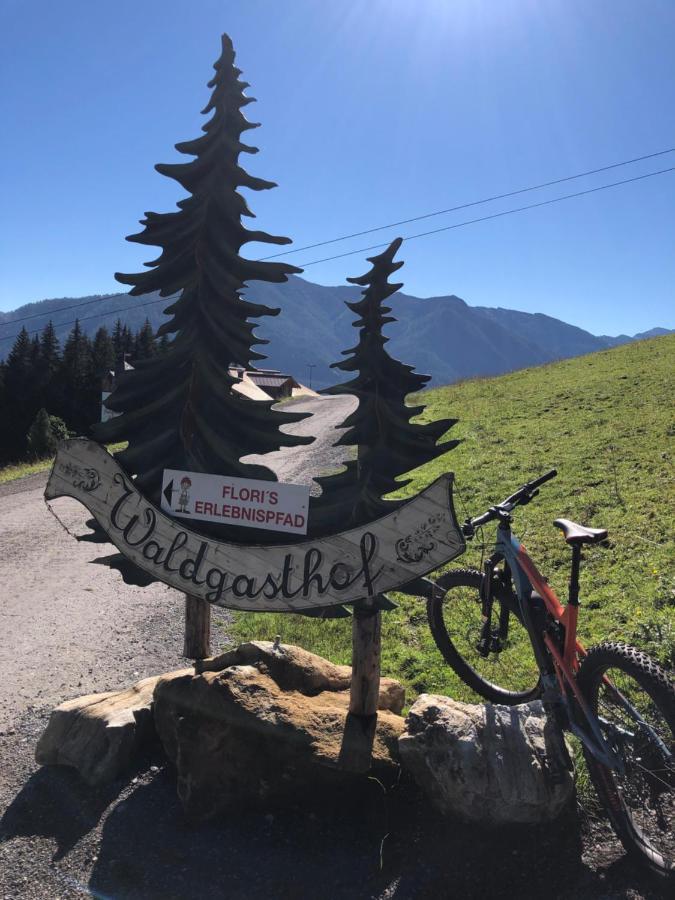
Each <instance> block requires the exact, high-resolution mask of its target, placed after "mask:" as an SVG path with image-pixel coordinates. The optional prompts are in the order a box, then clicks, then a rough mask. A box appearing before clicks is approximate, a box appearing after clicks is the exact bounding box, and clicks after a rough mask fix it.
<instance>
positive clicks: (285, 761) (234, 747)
mask: <svg viewBox="0 0 675 900" xmlns="http://www.w3.org/2000/svg"><path fill="white" fill-rule="evenodd" d="M199 668H200V670H201V673H200V674H184V675H172V676H169V677H163V678H160V679H159V681H158V683H157V686H156V688H155V695H154V715H155V726H156V729H157V733H158V734H159V737H160V739H161V741H162V744H163V745H164V748H165V750H166V753H167V755H168V757H169V759H170V760H171V761H172V762H173V764H174V765H175V767H176V770H177V774H178V796H179V798H180V799H181V802H182V803H183V806H184V808H185V811H186V812H187V813H188V814H189V815H190V816H192V817H194V818H199V819H205V818H208V817H210V816H213V815H215V814H216V813H218V812H221V811H224V810H228V809H231V808H233V807H234V808H236V804H237V803H238V802H239V801H242V800H244V801H245V802H246V803H250V802H256V801H269V800H271V799H274V798H277V797H280V796H285V795H292V796H295V797H296V798H297V797H298V796H300V795H301V794H302V792H304V791H309V790H313V789H314V788H315V787H318V786H322V785H325V784H329V783H333V784H334V783H335V782H336V781H337V782H345V783H347V782H350V781H353V780H354V779H356V778H357V777H358V776H356V775H354V774H351V773H349V772H346V771H345V770H344V767H343V766H342V759H343V755H344V746H343V745H344V741H345V732H347V734H348V736H349V735H351V738H354V735H355V734H356V738H357V739H361V740H369V741H370V742H372V760H371V768H372V771H373V772H375V773H377V774H378V776H380V777H382V778H387V777H389V776H392V777H393V776H394V775H395V774H397V773H398V768H399V765H398V737H399V735H400V734H401V733H402V731H403V727H404V723H403V719H402V717H401V716H400V715H398V712H400V710H401V708H402V705H403V699H404V697H403V689H402V688H401V686H400V685H399V684H397V683H396V682H393V681H391V680H388V679H383V685H382V691H381V694H380V711H379V712H378V715H377V721H376V723H375V722H372V726H373V728H372V730H371V732H370V733H367V729H366V731H362V730H361V723H360V722H356V723H354V721H353V717H349V716H348V706H349V680H350V677H351V670H350V669H349V667H346V666H335V665H333V664H332V663H329V662H327V661H326V660H324V659H322V658H321V657H318V656H315V655H314V654H312V653H308V652H307V651H305V650H302V649H300V648H299V647H290V646H281V647H275V645H273V644H271V643H269V642H264V641H260V642H253V643H249V644H243V645H242V646H241V647H238V648H237V649H236V650H233V651H231V652H230V653H227V654H224V655H223V656H221V657H218V658H217V659H215V660H205V661H203V662H202V663H200V665H199ZM355 729H356V731H355Z"/></svg>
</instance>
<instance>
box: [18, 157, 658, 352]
mask: <svg viewBox="0 0 675 900" xmlns="http://www.w3.org/2000/svg"><path fill="white" fill-rule="evenodd" d="M664 152H666V151H664ZM668 172H675V166H670V167H669V168H667V169H659V170H658V171H656V172H647V173H646V174H644V175H636V176H634V177H633V178H625V179H623V180H622V181H613V182H611V183H610V184H601V185H599V186H598V187H594V188H587V189H586V190H584V191H575V192H574V193H573V194H563V195H562V197H553V198H552V199H550V200H542V201H540V202H539V203H530V204H528V205H527V206H518V207H516V208H515V209H505V210H503V211H502V212H498V213H492V214H490V215H488V216H480V217H479V218H476V219H466V220H465V221H464V222H456V223H455V224H453V225H444V226H443V227H442V228H434V229H432V230H431V231H422V232H418V233H417V234H411V235H408V236H407V237H405V238H404V241H412V240H415V238H421V237H429V236H430V235H433V234H440V233H441V232H443V231H452V230H453V229H455V228H463V227H464V226H466V225H475V224H477V223H478V222H487V221H489V220H490V219H499V218H502V217H503V216H511V215H514V214H515V213H520V212H525V211H526V210H528V209H537V208H538V207H541V206H550V205H552V204H553V203H561V202H562V201H563V200H571V199H573V198H574V197H583V196H585V195H586V194H595V193H597V192H598V191H606V190H608V189H609V188H614V187H619V186H621V185H624V184H631V183H633V182H635V181H643V180H644V179H646V178H654V177H655V176H656V175H665V174H667V173H668ZM315 246H320V245H315ZM387 246H388V242H384V243H382V244H371V245H370V246H368V247H359V249H358V250H349V251H347V252H346V253H337V254H335V255H334V256H326V257H323V258H322V259H313V260H310V261H309V262H306V263H301V264H300V268H302V269H307V268H309V266H316V265H318V264H319V263H323V262H330V261H332V260H334V259H343V258H344V257H346V256H355V255H356V254H357V253H367V252H368V251H369V250H379V249H380V248H381V247H387ZM86 302H87V303H92V302H94V301H93V300H88V301H86ZM162 302H170V298H168V297H158V298H156V299H155V300H148V301H146V302H145V303H135V304H133V305H132V306H125V307H123V308H122V309H118V310H111V312H110V313H103V314H102V313H96V314H95V315H93V316H84V317H83V318H79V319H71V320H70V321H68V322H59V323H58V327H63V326H64V325H72V324H73V323H74V322H76V321H80V322H87V321H88V320H90V319H100V318H102V316H105V315H118V314H119V313H123V312H128V311H129V310H132V309H142V308H143V307H145V306H152V305H153V304H155V303H162ZM76 305H85V304H76ZM65 308H66V309H67V308H74V307H65ZM43 315H49V313H44V314H43ZM11 321H12V322H14V321H17V322H20V321H23V320H22V319H13V320H11ZM2 324H9V323H6V322H5V323H0V325H2ZM39 332H40V329H37V330H36V331H29V332H28V334H39ZM19 334H20V332H17V333H16V334H13V335H6V336H5V337H0V341H9V340H14V339H15V338H17V337H18V335H19Z"/></svg>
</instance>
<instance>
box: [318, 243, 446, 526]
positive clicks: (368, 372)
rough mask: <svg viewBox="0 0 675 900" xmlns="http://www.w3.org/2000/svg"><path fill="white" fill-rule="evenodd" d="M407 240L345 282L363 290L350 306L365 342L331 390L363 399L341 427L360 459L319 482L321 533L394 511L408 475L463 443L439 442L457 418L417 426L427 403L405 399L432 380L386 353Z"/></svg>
mask: <svg viewBox="0 0 675 900" xmlns="http://www.w3.org/2000/svg"><path fill="white" fill-rule="evenodd" d="M401 243H402V238H397V239H396V240H395V241H392V243H391V244H390V245H389V247H387V249H386V250H385V251H384V252H383V253H381V254H379V255H378V256H372V257H370V258H369V259H368V262H371V263H372V268H371V270H370V271H369V272H367V273H366V274H365V275H361V276H360V277H358V278H348V279H347V281H349V282H351V283H352V284H358V285H360V286H362V287H363V288H364V291H363V295H362V297H361V299H360V300H358V301H356V302H354V303H349V302H348V303H347V306H348V307H349V308H350V309H351V310H353V311H354V312H355V313H356V314H357V315H358V319H356V321H355V322H353V323H352V324H353V325H354V327H355V328H359V329H360V331H359V341H358V344H357V345H356V346H355V347H353V348H352V349H351V350H345V351H344V354H343V355H345V356H347V357H348V359H345V360H342V361H341V362H337V363H333V368H336V369H341V370H342V371H344V372H355V373H356V376H355V377H354V378H352V379H351V381H348V382H346V383H345V384H341V385H338V386H337V387H334V388H332V389H331V393H335V394H354V396H356V397H357V398H358V401H359V405H358V407H357V409H356V410H355V411H354V412H353V413H352V414H351V415H350V416H348V417H347V419H346V420H345V422H344V424H343V427H346V428H347V429H348V430H347V431H346V432H345V433H344V434H343V435H342V437H341V438H340V440H339V441H338V445H342V446H345V445H352V446H353V445H356V447H357V448H358V449H357V457H356V459H355V460H349V461H348V462H347V463H346V464H345V465H346V469H345V470H344V471H343V472H340V473H338V474H337V475H329V476H326V477H323V478H318V479H317V481H318V482H319V484H320V485H321V488H322V491H323V493H322V495H321V497H319V498H317V499H316V501H315V503H314V508H313V510H312V516H311V517H310V523H311V522H312V521H313V522H314V532H315V533H318V532H319V531H320V532H321V533H326V532H327V531H328V530H330V529H331V528H332V529H334V528H335V527H336V526H337V527H338V528H339V529H340V530H341V529H343V528H349V527H352V526H356V525H360V524H363V523H364V522H368V521H370V520H372V519H375V518H378V517H380V516H383V515H386V514H387V513H388V512H391V511H392V510H394V509H396V507H397V506H398V505H400V503H401V502H402V501H395V500H385V499H383V498H384V497H385V496H386V495H387V494H389V493H391V492H392V491H395V490H397V489H398V488H401V487H403V486H405V485H406V484H409V483H410V481H411V479H410V478H403V477H402V476H404V475H406V473H408V472H410V471H411V470H412V469H415V468H417V467H418V466H421V465H423V464H424V463H427V462H429V461H430V460H432V459H435V458H436V457H437V456H440V455H441V454H442V453H447V451H448V450H452V448H453V447H456V446H457V444H458V443H459V442H458V441H445V442H444V443H442V444H439V443H438V440H439V438H440V437H441V436H442V435H443V434H444V433H445V432H446V431H447V430H448V429H449V428H451V427H452V426H453V425H454V424H455V422H456V421H457V420H456V419H439V420H437V421H435V422H427V423H424V424H421V423H416V422H415V423H414V422H412V421H411V420H412V419H413V418H414V417H415V416H417V415H419V414H420V413H421V412H422V411H423V410H424V406H406V404H405V398H406V396H407V395H408V394H411V393H413V392H415V391H419V390H421V388H423V387H424V385H425V384H426V383H427V382H428V381H429V378H430V376H429V375H420V374H417V373H415V372H414V371H413V367H412V366H408V365H405V364H404V363H401V362H399V361H398V360H395V359H392V357H391V356H390V355H389V354H388V352H387V351H386V349H385V344H386V343H387V342H388V340H389V338H387V337H385V336H384V335H383V333H382V329H383V327H384V326H385V325H386V324H388V323H390V322H395V321H396V320H395V319H394V317H393V316H390V315H388V313H390V312H391V307H389V306H385V305H384V301H385V300H387V298H388V297H390V296H391V295H392V294H394V293H395V292H396V291H398V290H399V289H400V288H401V287H402V286H403V285H402V284H395V283H390V282H389V278H390V276H391V275H392V274H393V273H394V272H396V271H397V270H398V269H400V268H401V266H402V265H403V262H402V261H397V262H394V256H395V255H396V252H397V250H398V249H399V247H400V246H401Z"/></svg>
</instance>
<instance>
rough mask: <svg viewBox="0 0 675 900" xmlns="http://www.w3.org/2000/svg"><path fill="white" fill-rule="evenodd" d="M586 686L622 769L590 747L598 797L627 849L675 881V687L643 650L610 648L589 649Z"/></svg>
mask: <svg viewBox="0 0 675 900" xmlns="http://www.w3.org/2000/svg"><path fill="white" fill-rule="evenodd" d="M578 683H579V687H580V688H581V690H582V692H583V694H584V696H585V698H586V700H587V701H588V702H589V704H590V706H591V709H592V710H593V712H594V713H595V714H596V715H597V716H598V719H599V721H600V726H601V729H602V732H603V735H604V737H605V740H606V741H607V743H608V744H609V746H610V747H611V748H612V750H613V751H614V752H615V754H617V755H618V756H619V758H620V760H621V762H622V768H623V771H622V772H618V771H616V772H615V771H613V770H612V769H610V768H608V767H607V766H605V765H603V764H601V763H600V762H598V761H597V760H596V759H595V757H593V756H592V755H591V754H590V752H589V751H588V750H587V749H586V748H584V755H585V757H586V764H587V766H588V771H589V774H590V776H591V780H592V782H593V784H594V786H595V789H596V791H597V792H598V796H599V797H600V800H601V801H602V803H603V805H604V807H605V809H606V810H607V814H608V816H609V819H610V821H611V823H612V826H613V828H614V830H615V831H616V834H617V836H618V837H619V839H620V840H621V843H622V844H623V845H624V847H625V848H626V850H627V851H628V852H629V853H631V854H632V855H633V856H636V857H638V858H639V859H640V860H641V861H642V862H643V863H645V864H646V865H647V866H648V867H649V868H650V869H651V870H652V871H654V872H656V873H658V874H659V875H661V876H665V877H667V878H669V879H673V880H675V763H674V761H673V753H674V752H675V745H674V735H675V686H674V685H673V681H672V679H671V678H670V677H669V675H668V673H666V672H665V671H663V670H662V669H661V668H660V667H659V666H657V665H656V663H654V662H652V660H651V659H650V658H649V657H648V656H647V655H646V654H645V653H642V652H641V651H640V650H636V649H635V648H634V647H629V646H628V645H627V644H620V643H604V644H600V645H599V646H597V647H594V648H593V649H592V650H590V651H589V653H588V655H587V656H586V658H585V659H584V660H583V662H582V664H581V667H580V669H579V676H578Z"/></svg>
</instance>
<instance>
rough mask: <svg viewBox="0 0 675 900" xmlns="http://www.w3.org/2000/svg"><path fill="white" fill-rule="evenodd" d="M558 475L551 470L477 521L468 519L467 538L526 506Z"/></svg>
mask: <svg viewBox="0 0 675 900" xmlns="http://www.w3.org/2000/svg"><path fill="white" fill-rule="evenodd" d="M557 474H558V471H557V469H551V470H550V471H548V472H545V473H544V474H543V475H540V476H539V478H534V479H532V481H528V482H526V484H524V485H523V486H522V487H519V488H518V490H517V491H516V492H515V493H513V494H511V496H510V497H507V498H506V500H502V502H501V503H497V504H495V505H494V506H491V507H490V509H488V511H487V512H485V513H483V515H482V516H477V517H476V518H475V519H467V521H466V522H465V523H464V525H463V527H462V531H463V532H464V535H465V537H472V536H473V533H474V532H475V530H476V529H477V528H480V526H481V525H486V524H487V523H488V522H492V521H494V520H495V519H499V518H501V517H502V516H503V515H505V514H508V513H510V512H511V510H512V509H515V507H516V506H524V505H525V504H526V503H529V502H530V500H532V499H533V498H534V497H536V496H537V494H538V493H539V488H540V487H541V485H542V484H546V482H547V481H550V480H551V479H552V478H555V477H556V475H557Z"/></svg>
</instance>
